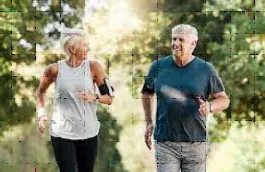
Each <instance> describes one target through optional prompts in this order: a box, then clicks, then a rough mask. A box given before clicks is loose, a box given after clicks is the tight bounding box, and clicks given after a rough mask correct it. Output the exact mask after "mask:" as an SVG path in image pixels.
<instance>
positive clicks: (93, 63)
mask: <svg viewBox="0 0 265 172" xmlns="http://www.w3.org/2000/svg"><path fill="white" fill-rule="evenodd" d="M89 65H90V68H91V70H101V69H103V65H102V64H101V63H100V62H99V61H96V60H89Z"/></svg>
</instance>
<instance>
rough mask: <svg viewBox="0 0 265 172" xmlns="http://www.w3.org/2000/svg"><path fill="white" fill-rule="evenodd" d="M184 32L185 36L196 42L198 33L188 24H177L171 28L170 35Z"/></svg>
mask: <svg viewBox="0 0 265 172" xmlns="http://www.w3.org/2000/svg"><path fill="white" fill-rule="evenodd" d="M181 32H185V33H186V34H187V36H189V37H192V38H194V39H196V40H198V31H197V29H196V28H195V27H193V26H191V25H188V24H179V25H176V26H175V27H173V28H172V35H174V34H177V33H181Z"/></svg>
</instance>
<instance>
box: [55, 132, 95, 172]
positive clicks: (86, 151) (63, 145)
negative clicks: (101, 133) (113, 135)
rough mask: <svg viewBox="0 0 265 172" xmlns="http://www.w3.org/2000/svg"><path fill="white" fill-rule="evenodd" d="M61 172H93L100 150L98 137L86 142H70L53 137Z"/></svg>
mask: <svg viewBox="0 0 265 172" xmlns="http://www.w3.org/2000/svg"><path fill="white" fill-rule="evenodd" d="M51 142H52V147H53V152H54V155H55V159H56V161H57V164H58V166H59V168H60V172H93V168H94V164H95V161H96V156H97V150H98V139H97V136H95V137H93V138H88V139H85V140H69V139H63V138H60V137H53V136H51Z"/></svg>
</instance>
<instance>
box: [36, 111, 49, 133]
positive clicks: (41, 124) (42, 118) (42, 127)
mask: <svg viewBox="0 0 265 172" xmlns="http://www.w3.org/2000/svg"><path fill="white" fill-rule="evenodd" d="M47 120H48V118H47V116H46V115H42V116H40V118H39V122H38V125H39V131H40V133H41V134H43V133H44V132H45V130H46V129H45V125H44V122H45V121H47Z"/></svg>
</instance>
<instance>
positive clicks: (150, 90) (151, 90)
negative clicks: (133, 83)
mask: <svg viewBox="0 0 265 172" xmlns="http://www.w3.org/2000/svg"><path fill="white" fill-rule="evenodd" d="M141 93H149V94H153V93H155V90H154V88H153V87H150V86H149V85H148V84H146V83H145V84H144V86H143V88H142V91H141Z"/></svg>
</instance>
